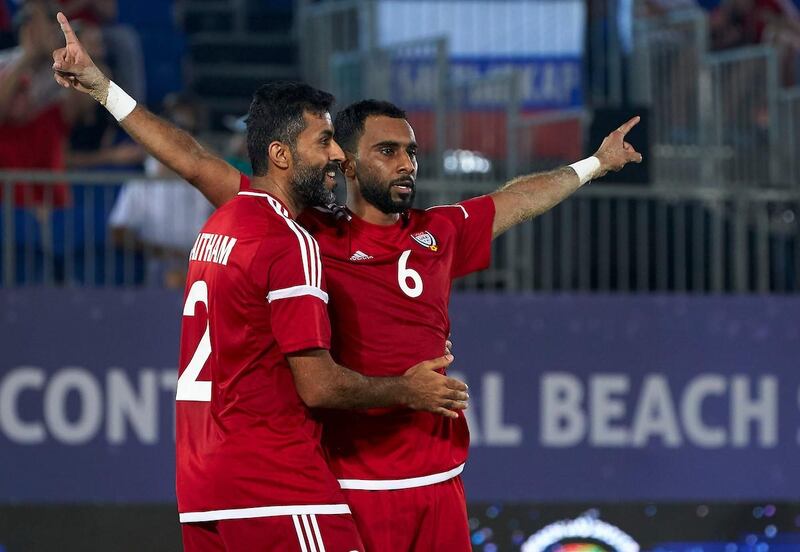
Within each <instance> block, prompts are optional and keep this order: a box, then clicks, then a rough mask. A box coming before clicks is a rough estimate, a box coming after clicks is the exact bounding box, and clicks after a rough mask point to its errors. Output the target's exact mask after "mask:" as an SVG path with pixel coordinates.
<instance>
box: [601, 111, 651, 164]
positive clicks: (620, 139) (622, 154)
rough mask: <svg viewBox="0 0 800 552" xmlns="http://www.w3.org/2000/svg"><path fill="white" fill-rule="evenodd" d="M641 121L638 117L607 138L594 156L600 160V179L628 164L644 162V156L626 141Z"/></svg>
mask: <svg viewBox="0 0 800 552" xmlns="http://www.w3.org/2000/svg"><path fill="white" fill-rule="evenodd" d="M639 121H640V117H639V116H638V115H637V116H636V117H633V118H631V119H630V120H628V121H627V122H626V123H624V124H623V125H622V126H620V127H619V128H618V129H616V130H615V131H614V132H612V133H611V134H609V135H608V136H606V137H605V139H604V140H603V143H602V144H600V148H598V150H597V152H595V154H594V156H595V157H597V158H598V159H599V160H600V171H601V174H599V175H597V176H598V177H599V176H603V175H604V174H606V173H607V172H608V171H618V170H620V169H621V168H622V167H624V166H625V165H627V164H628V163H641V162H642V154H641V153H639V152H638V151H636V149H635V148H634V147H633V146H632V145H631V144H629V143H628V142H626V141H625V136H626V135H627V134H628V132H630V130H631V129H632V128H633V127H635V126H636V125H637V123H638V122H639Z"/></svg>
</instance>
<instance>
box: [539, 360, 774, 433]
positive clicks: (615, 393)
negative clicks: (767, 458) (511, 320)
mask: <svg viewBox="0 0 800 552" xmlns="http://www.w3.org/2000/svg"><path fill="white" fill-rule="evenodd" d="M630 390H631V376H629V375H627V374H595V375H592V376H589V378H588V381H587V382H585V383H584V381H582V380H581V379H579V378H578V377H576V376H574V375H572V374H569V373H565V372H551V373H546V374H544V375H543V376H542V379H541V387H540V401H539V403H540V440H541V444H542V446H545V447H553V448H564V447H574V446H578V445H581V444H584V443H587V444H589V445H591V446H594V447H608V448H611V447H631V448H643V447H646V446H648V445H649V444H650V443H651V441H653V440H659V441H661V443H662V444H663V445H664V446H666V447H673V448H674V447H679V446H682V445H683V444H684V442H686V443H688V444H691V445H693V446H696V447H701V448H720V447H724V446H733V447H750V446H758V447H760V448H771V447H775V446H776V445H777V444H778V381H777V378H776V377H775V376H758V377H756V376H745V375H736V376H730V377H726V376H723V375H720V374H699V375H697V376H695V377H694V378H692V379H691V380H690V381H689V382H688V383H687V384H686V385H685V387H683V388H682V389H681V390H680V391H679V392H678V393H676V394H675V395H673V392H672V391H671V390H670V386H669V383H668V381H667V378H666V377H665V376H664V375H663V374H649V375H647V376H645V377H644V379H643V381H642V386H641V389H640V391H639V393H638V395H633V396H632V395H631V392H630ZM726 395H728V400H725V396H726ZM587 397H588V401H587V400H585V399H586V398H587ZM712 401H716V402H717V407H719V408H724V409H725V410H724V411H725V413H726V419H727V424H725V423H724V422H718V424H721V425H712V424H710V423H709V421H708V420H706V419H704V418H703V406H704V404H706V403H711V402H712ZM587 402H588V404H586V403H587ZM676 405H678V407H677V408H676ZM629 413H632V415H629ZM587 422H588V423H587Z"/></svg>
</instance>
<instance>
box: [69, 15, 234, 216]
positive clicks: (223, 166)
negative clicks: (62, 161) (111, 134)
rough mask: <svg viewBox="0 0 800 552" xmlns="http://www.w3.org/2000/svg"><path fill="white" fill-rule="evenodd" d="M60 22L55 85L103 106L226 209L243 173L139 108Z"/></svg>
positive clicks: (134, 136) (146, 145)
mask: <svg viewBox="0 0 800 552" xmlns="http://www.w3.org/2000/svg"><path fill="white" fill-rule="evenodd" d="M58 22H59V24H60V25H61V30H62V32H63V33H64V39H65V40H66V46H65V47H64V48H59V49H58V50H56V51H54V52H53V70H54V71H55V79H56V81H57V82H58V83H59V84H60V85H62V86H64V87H65V88H75V89H76V90H79V91H81V92H84V93H86V94H89V95H91V96H92V98H94V99H95V100H97V101H98V102H100V103H101V104H102V105H103V106H105V107H106V108H107V109H108V110H109V111H110V112H111V114H112V115H114V116H115V117H116V118H117V120H118V121H119V123H120V125H121V126H122V128H123V129H125V131H126V132H127V133H128V134H129V135H130V136H131V138H133V139H134V140H136V141H137V142H139V143H140V144H142V146H144V148H145V149H146V150H147V151H148V152H150V154H151V155H153V157H155V158H156V159H158V160H159V161H161V162H162V163H163V164H164V165H166V166H167V167H169V168H170V169H172V170H173V171H175V172H176V173H177V174H179V175H180V176H181V177H182V178H184V179H185V180H187V181H188V182H189V183H190V184H192V186H194V187H195V188H197V189H198V190H200V191H201V192H202V193H203V195H205V196H206V197H207V198H208V200H209V201H210V202H211V203H212V204H214V205H216V206H219V205H222V204H223V203H225V202H226V201H228V200H229V199H231V198H232V197H234V196H235V195H236V194H237V193H238V192H239V171H237V170H236V169H235V168H234V167H232V166H231V165H229V164H228V163H226V162H225V161H224V160H222V159H220V158H219V157H217V156H216V155H214V154H213V153H211V152H210V151H208V150H206V149H205V148H204V147H203V146H201V145H200V144H199V143H198V142H197V140H195V139H194V138H192V136H190V135H189V134H188V133H187V132H184V131H183V130H181V129H179V128H177V127H176V126H174V125H172V124H170V123H168V122H167V121H164V120H163V119H161V118H159V117H157V116H155V115H154V114H153V113H151V112H150V111H148V110H147V108H145V107H144V106H142V105H136V106H135V107H133V111H130V107H131V106H133V105H135V104H134V103H133V102H132V100H131V99H130V97H129V96H127V94H125V92H123V91H122V90H120V89H119V87H117V86H116V85H115V84H113V83H112V82H111V81H110V80H109V79H108V77H106V76H105V75H104V74H103V72H102V71H100V69H99V68H98V67H97V65H95V63H94V62H93V61H92V58H91V57H89V54H87V53H86V50H85V49H84V47H83V45H82V44H81V43H80V41H78V38H77V37H76V36H75V33H74V32H73V30H72V27H71V26H70V24H69V21H67V18H66V17H65V16H64V14H63V13H59V14H58Z"/></svg>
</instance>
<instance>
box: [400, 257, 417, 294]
mask: <svg viewBox="0 0 800 552" xmlns="http://www.w3.org/2000/svg"><path fill="white" fill-rule="evenodd" d="M410 256H411V250H410V249H406V250H405V251H403V254H402V255H400V262H399V263H397V283H398V284H400V289H402V290H403V293H405V294H406V295H408V296H409V297H412V298H414V299H416V298H417V297H419V296H420V295H422V277H421V276H420V275H419V272H417V271H416V270H414V269H413V268H408V266H407V265H406V263H407V262H408V258H409V257H410ZM408 280H411V284H412V285H411V286H409V285H408Z"/></svg>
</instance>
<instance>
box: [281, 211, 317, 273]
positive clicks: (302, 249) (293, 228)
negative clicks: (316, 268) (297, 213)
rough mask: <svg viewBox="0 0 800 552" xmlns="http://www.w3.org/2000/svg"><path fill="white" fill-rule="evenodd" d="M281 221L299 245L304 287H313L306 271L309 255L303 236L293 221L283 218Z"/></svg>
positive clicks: (307, 270)
mask: <svg viewBox="0 0 800 552" xmlns="http://www.w3.org/2000/svg"><path fill="white" fill-rule="evenodd" d="M283 220H284V221H285V222H286V225H287V226H288V227H289V229H290V230H291V231H292V232H294V235H295V237H297V243H299V244H300V256H301V257H302V258H303V272H305V275H306V285H309V286H310V285H313V283H312V281H311V275H310V273H309V269H308V267H309V264H310V260H309V256H310V253H311V252H310V251H308V244H307V243H306V240H305V238H304V236H303V235H302V234H301V233H300V230H298V229H297V228H298V227H297V224H294V221H293V220H291V219H289V218H284V219H283Z"/></svg>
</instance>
